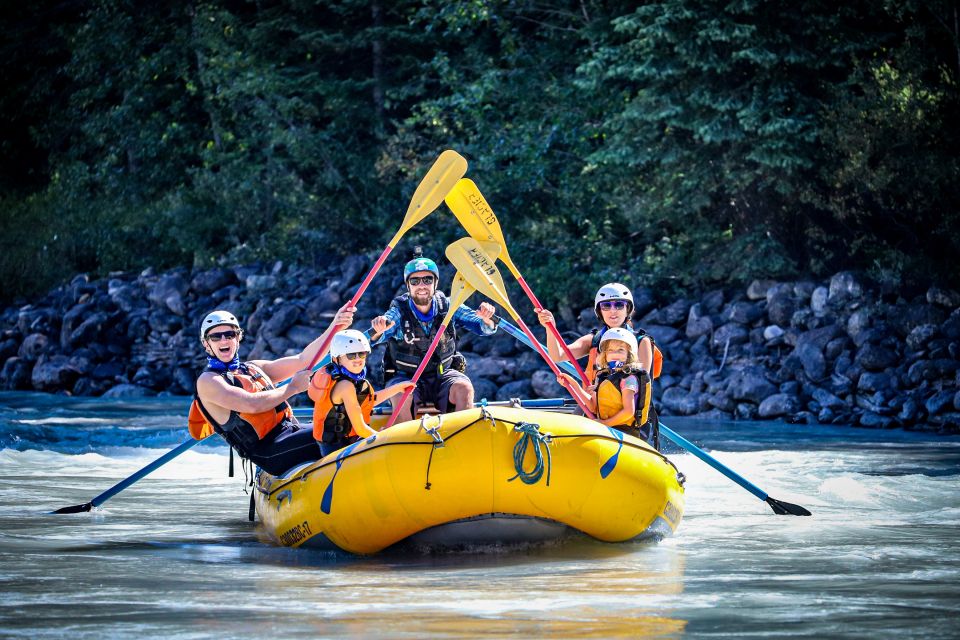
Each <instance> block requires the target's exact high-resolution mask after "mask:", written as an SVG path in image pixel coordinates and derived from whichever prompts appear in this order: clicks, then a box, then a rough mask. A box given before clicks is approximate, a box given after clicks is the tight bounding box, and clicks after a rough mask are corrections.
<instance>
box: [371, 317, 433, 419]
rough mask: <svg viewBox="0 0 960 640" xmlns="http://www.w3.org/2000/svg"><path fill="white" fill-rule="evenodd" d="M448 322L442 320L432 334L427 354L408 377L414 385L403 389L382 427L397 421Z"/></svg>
mask: <svg viewBox="0 0 960 640" xmlns="http://www.w3.org/2000/svg"><path fill="white" fill-rule="evenodd" d="M448 324H449V323H448V322H444V323H443V324H441V325H440V328H439V329H438V330H437V335H436V336H434V338H433V342H431V343H430V346H429V347H428V348H427V354H426V355H425V356H423V360H421V361H420V366H418V367H417V370H416V371H414V372H413V378H411V379H410V382H412V383H413V385H414V386H412V387H410V388H409V389H407V390H406V391H404V392H403V395H402V396H400V402H398V403H397V404H396V405H395V406H396V407H397V410H396V411H394V412H393V413H391V414H390V418H389V419H388V420H387V425H386V426H385V427H384V429H389V428H390V427H392V426H393V423H394V422H396V421H397V417H398V416H399V415H400V409H401V408H403V403H404V402H406V401H407V398H409V397H410V394H411V393H413V390H414V389H415V388H416V385H417V380H419V379H420V376H422V375H423V370H424V369H426V368H427V364H428V363H429V362H430V358H432V357H433V352H434V351H436V350H437V345H438V344H440V338H442V337H443V332H444V331H446V330H447V325H448Z"/></svg>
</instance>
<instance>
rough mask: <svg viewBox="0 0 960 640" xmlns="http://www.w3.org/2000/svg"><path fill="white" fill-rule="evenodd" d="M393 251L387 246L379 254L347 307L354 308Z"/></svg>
mask: <svg viewBox="0 0 960 640" xmlns="http://www.w3.org/2000/svg"><path fill="white" fill-rule="evenodd" d="M391 251H393V247H392V246H390V245H387V248H386V249H384V250H383V253H381V254H380V257H379V258H377V261H376V262H375V263H373V267H372V268H371V269H370V273H368V274H367V277H366V278H364V279H363V282H361V283H360V288H359V289H357V292H356V293H355V294H353V297H352V298H350V302H348V303H347V305H346V306H348V307H355V306H357V303H358V302H360V297H361V296H362V295H363V292H364V291H366V290H367V287H369V286H370V282H371V281H372V280H373V277H374V276H375V275H377V271H379V270H380V267H382V266H383V263H384V261H386V259H387V256H389V255H390V252H391ZM342 326H343V325H337V326H335V327H334V328H333V330H332V331H331V332H330V333H329V334H328V335H327V337H326V338H324V339H323V342H321V343H320V348H319V349H318V350H317V353H316V355H314V356H313V360H311V361H310V366H309V367H307V369H313V367H314V366H315V365H316V364H317V362H319V361H320V358H321V357H323V353H324V352H325V351H326V350H327V348H329V347H330V343H331V342H333V335H334V334H335V333H336V332H337V331H339V330H340V329H341V327H342Z"/></svg>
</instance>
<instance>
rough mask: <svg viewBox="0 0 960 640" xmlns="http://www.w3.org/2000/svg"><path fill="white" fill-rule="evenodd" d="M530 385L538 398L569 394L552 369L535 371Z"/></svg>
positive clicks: (558, 396)
mask: <svg viewBox="0 0 960 640" xmlns="http://www.w3.org/2000/svg"><path fill="white" fill-rule="evenodd" d="M530 386H531V387H532V388H533V394H534V396H535V397H537V398H560V397H567V396H568V395H569V394H568V393H567V390H566V389H564V388H563V387H562V386H561V385H560V384H559V383H558V382H557V376H555V375H554V374H553V372H551V371H542V370H541V371H534V372H533V375H532V376H531V377H530Z"/></svg>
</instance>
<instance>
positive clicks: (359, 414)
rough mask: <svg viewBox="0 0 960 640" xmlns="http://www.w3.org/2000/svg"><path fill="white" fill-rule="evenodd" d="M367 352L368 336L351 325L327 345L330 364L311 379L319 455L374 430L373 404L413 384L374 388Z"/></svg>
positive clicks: (314, 433)
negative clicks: (368, 370)
mask: <svg viewBox="0 0 960 640" xmlns="http://www.w3.org/2000/svg"><path fill="white" fill-rule="evenodd" d="M369 354H370V342H369V341H368V340H367V336H365V335H363V334H362V333H361V332H359V331H356V330H354V329H347V330H345V331H339V332H337V334H336V335H334V336H333V342H332V343H331V345H330V358H331V362H330V364H328V365H327V366H326V367H324V368H323V369H321V370H320V371H318V372H317V373H316V374H315V375H314V376H313V378H312V379H311V381H310V388H309V389H308V393H309V394H310V399H311V400H313V401H314V406H313V437H314V439H315V440H316V441H317V444H318V445H320V455H321V456H326V455H328V454H330V453H333V452H334V451H337V450H338V449H342V448H343V447H346V446H348V445H351V444H353V443H354V442H357V441H358V440H360V439H361V438H367V437H369V436H372V435H374V434H375V433H377V431H376V429H374V428H373V427H371V426H370V418H371V416H372V414H373V407H374V406H375V405H377V404H379V403H381V402H383V401H384V400H386V399H387V398H391V397H393V396H395V395H397V394H398V393H401V392H402V391H404V390H406V389H407V387H412V386H413V383H412V382H402V383H400V384H394V385H391V386H389V387H387V388H386V389H383V390H382V391H374V389H373V385H371V384H370V382H369V381H368V380H367V378H366V363H367V356H368V355H369Z"/></svg>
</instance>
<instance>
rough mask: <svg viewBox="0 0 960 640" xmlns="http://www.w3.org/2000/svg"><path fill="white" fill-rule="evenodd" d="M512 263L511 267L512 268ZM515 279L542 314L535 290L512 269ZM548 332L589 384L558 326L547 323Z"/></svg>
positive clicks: (585, 382)
mask: <svg viewBox="0 0 960 640" xmlns="http://www.w3.org/2000/svg"><path fill="white" fill-rule="evenodd" d="M512 265H513V263H511V264H510V265H509V266H512ZM510 271H511V273H513V275H514V277H515V278H516V279H517V282H519V283H520V288H521V289H523V291H524V293H526V294H527V297H528V298H530V302H532V303H533V307H534V309H535V310H536V311H537V312H540V311H541V310H542V309H543V305H542V304H540V301H539V300H537V296H536V295H534V293H533V290H532V289H531V288H530V287H529V286H528V285H527V281H526V280H524V279H523V276H522V275H520V272H519V271H517V270H516V268H515V267H514V268H512V269H510ZM547 330H548V331H549V332H550V333H551V334H552V335H553V338H554V340H556V341H557V344H559V345H560V348H561V349H562V350H563V353H564V355H566V356H567V360H569V361H570V364H572V365H573V366H574V368H576V370H577V375H578V376H580V380H581V381H582V382H583V383H584V384H587V382H588V380H587V374H586V373H584V372H583V368H582V367H581V366H580V363H579V362H577V358H576V357H575V356H574V355H573V352H572V351H570V347H568V346H567V343H566V341H565V340H564V339H563V336H561V335H560V331H559V330H558V329H557V325H555V324H554V323H552V322H549V323H547Z"/></svg>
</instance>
